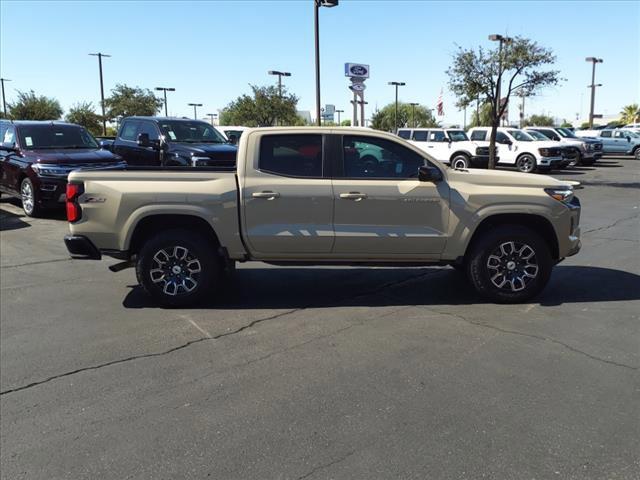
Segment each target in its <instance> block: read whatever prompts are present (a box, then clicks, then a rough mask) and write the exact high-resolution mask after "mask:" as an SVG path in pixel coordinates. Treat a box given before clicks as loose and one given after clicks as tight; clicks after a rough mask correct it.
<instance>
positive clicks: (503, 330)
mask: <svg viewBox="0 0 640 480" xmlns="http://www.w3.org/2000/svg"><path fill="white" fill-rule="evenodd" d="M416 307H419V305H416ZM427 310H429V311H430V312H433V313H438V314H440V315H448V316H451V317H455V318H458V319H459V320H462V321H463V322H465V323H468V324H470V325H475V326H478V327H483V328H488V329H491V330H496V331H498V332H501V333H508V334H510V335H519V336H521V337H528V338H533V339H536V340H542V341H544V342H551V343H555V344H556V345H560V346H562V347H564V348H566V349H568V350H571V351H572V352H574V353H578V354H580V355H584V356H585V357H588V358H590V359H592V360H596V361H598V362H602V363H606V364H609V365H614V366H616V367H622V368H627V369H629V370H634V371H636V370H639V369H640V367H636V366H634V365H628V364H626V363H620V362H616V361H613V360H607V359H606V358H602V357H598V356H596V355H593V354H591V353H589V352H585V351H584V350H580V349H579V348H576V347H573V346H571V345H569V344H567V343H564V342H561V341H560V340H556V339H555V338H551V337H545V336H543V335H536V334H534V333H525V332H519V331H517V330H508V329H506V328H501V327H496V326H495V325H490V324H488V323H483V322H475V321H473V320H469V319H468V318H466V317H464V316H463V315H460V314H456V313H449V312H439V311H437V310H432V309H430V308H427Z"/></svg>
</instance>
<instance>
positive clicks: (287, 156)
mask: <svg viewBox="0 0 640 480" xmlns="http://www.w3.org/2000/svg"><path fill="white" fill-rule="evenodd" d="M257 142H259V145H256V146H258V148H257V150H256V152H257V153H256V155H255V158H251V159H249V158H248V159H247V165H246V172H245V175H244V177H243V178H242V179H241V181H242V182H243V184H242V200H243V202H242V204H243V208H244V218H243V222H244V225H243V226H244V231H245V238H246V241H247V242H248V244H249V246H250V248H251V250H252V251H253V254H254V256H255V257H256V258H260V259H264V258H270V259H278V258H287V257H295V258H300V257H301V256H304V255H306V256H309V257H313V256H322V255H323V254H329V253H330V252H331V249H332V247H333V240H334V233H333V226H332V222H333V190H332V186H331V178H330V175H329V171H328V169H327V168H326V162H325V160H324V150H325V149H324V148H323V143H324V142H323V136H322V135H321V134H303V133H300V134H298V133H295V134H266V135H262V136H261V137H259V138H258V141H257ZM248 151H249V150H248Z"/></svg>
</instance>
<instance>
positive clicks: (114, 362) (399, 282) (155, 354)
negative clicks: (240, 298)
mask: <svg viewBox="0 0 640 480" xmlns="http://www.w3.org/2000/svg"><path fill="white" fill-rule="evenodd" d="M443 270H444V269H443ZM443 270H435V271H433V270H428V271H427V272H421V273H419V274H417V275H412V276H410V277H408V278H404V279H402V280H396V281H394V282H388V283H385V284H383V285H381V286H380V287H377V288H375V289H373V290H371V291H365V292H361V293H358V294H355V295H353V296H349V297H346V298H344V299H342V301H341V302H345V301H347V300H349V299H354V298H359V297H362V296H369V295H375V294H377V293H379V292H380V291H382V290H384V289H387V288H390V287H393V286H398V285H402V284H404V283H407V282H411V281H414V280H417V279H419V278H421V277H425V276H428V275H432V274H434V273H438V272H440V271H443ZM307 308H310V306H303V307H299V308H294V309H290V310H286V311H284V312H280V313H277V314H275V315H270V316H268V317H263V318H258V319H256V320H253V321H251V322H249V323H248V324H246V325H243V326H241V327H239V328H237V329H235V330H231V331H229V332H225V333H221V334H218V335H214V336H210V337H209V336H204V337H200V338H196V339H195V340H189V341H188V342H186V343H183V344H182V345H178V346H176V347H172V348H170V349H168V350H165V351H162V352H153V353H143V354H139V355H132V356H129V357H125V358H120V359H118V360H111V361H109V362H105V363H100V364H98V365H91V366H89V367H82V368H77V369H75V370H71V371H69V372H64V373H59V374H57V375H52V376H50V377H47V378H45V379H42V380H38V381H36V382H31V383H28V384H26V385H21V386H19V387H14V388H10V389H8V390H4V391H2V392H0V396H2V395H7V394H9V393H16V392H20V391H22V390H27V389H30V388H33V387H37V386H39V385H43V384H45V383H49V382H51V381H53V380H57V379H60V378H65V377H69V376H71V375H75V374H78V373H82V372H86V371H90V370H99V369H101V368H105V367H110V366H112V365H118V364H120V363H126V362H131V361H134V360H139V359H142V358H152V357H162V356H164V355H168V354H170V353H173V352H176V351H178V350H182V349H184V348H187V347H189V346H191V345H194V344H196V343H201V342H205V341H212V340H218V339H220V338H224V337H228V336H231V335H236V334H238V333H241V332H243V331H244V330H247V329H249V328H251V327H253V326H255V325H257V324H259V323H262V322H266V321H268V320H275V319H277V318H281V317H284V316H286V315H291V314H293V313H296V312H299V311H301V310H305V309H307Z"/></svg>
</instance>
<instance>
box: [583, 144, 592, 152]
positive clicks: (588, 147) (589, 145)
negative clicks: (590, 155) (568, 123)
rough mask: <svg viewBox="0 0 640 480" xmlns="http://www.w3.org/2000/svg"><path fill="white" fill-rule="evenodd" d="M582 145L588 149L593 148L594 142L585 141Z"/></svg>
mask: <svg viewBox="0 0 640 480" xmlns="http://www.w3.org/2000/svg"><path fill="white" fill-rule="evenodd" d="M582 146H583V147H584V149H585V150H586V151H589V150H593V143H583V144H582Z"/></svg>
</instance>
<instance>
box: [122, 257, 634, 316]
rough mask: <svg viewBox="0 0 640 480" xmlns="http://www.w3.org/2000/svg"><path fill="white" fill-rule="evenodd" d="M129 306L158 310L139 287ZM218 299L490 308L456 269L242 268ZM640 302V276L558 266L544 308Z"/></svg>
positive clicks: (228, 302)
mask: <svg viewBox="0 0 640 480" xmlns="http://www.w3.org/2000/svg"><path fill="white" fill-rule="evenodd" d="M131 288H132V290H131V291H130V292H129V294H128V295H127V296H126V298H125V299H124V301H123V306H124V307H125V308H157V305H156V304H155V303H154V302H153V301H152V299H151V298H149V297H148V296H147V295H146V294H145V293H144V292H143V291H142V289H141V288H140V287H139V286H132V287H131ZM218 297H219V300H218V301H215V300H214V299H212V300H210V301H208V302H205V303H204V304H200V305H198V306H194V307H193V308H199V309H202V308H204V309H221V310H224V309H226V310H228V309H269V308H274V309H281V308H286V309H292V308H293V309H295V308H329V307H349V306H357V307H377V306H403V305H425V306H427V305H470V304H486V303H488V302H487V301H485V300H483V299H482V298H480V297H479V296H478V295H477V294H476V292H475V291H474V290H473V288H472V287H471V286H470V285H469V283H468V282H467V281H466V279H465V278H464V277H463V275H462V274H460V273H458V272H457V271H455V270H453V269H451V268H411V269H409V268H397V269H393V268H391V269H378V268H348V269H347V268H344V269H340V268H337V269H323V268H297V267H296V268H294V267H289V268H281V269H275V268H252V269H248V268H247V269H240V270H238V271H237V272H236V274H235V276H234V277H233V279H230V280H229V283H228V284H227V285H226V286H225V288H224V291H223V292H221V295H219V296H218ZM638 299H640V276H639V275H636V274H633V273H629V272H625V271H622V270H614V269H610V268H601V267H586V266H584V267H583V266H558V267H556V268H555V269H554V272H553V275H552V277H551V280H550V282H549V284H548V285H547V288H546V289H545V290H544V291H543V293H542V295H540V297H538V298H537V299H535V300H533V301H532V302H531V303H536V304H539V305H541V306H544V307H552V306H558V305H562V304H568V303H582V302H613V301H625V300H638Z"/></svg>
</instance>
